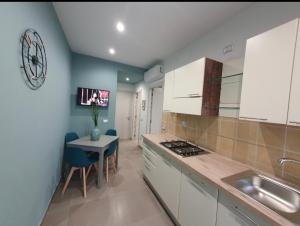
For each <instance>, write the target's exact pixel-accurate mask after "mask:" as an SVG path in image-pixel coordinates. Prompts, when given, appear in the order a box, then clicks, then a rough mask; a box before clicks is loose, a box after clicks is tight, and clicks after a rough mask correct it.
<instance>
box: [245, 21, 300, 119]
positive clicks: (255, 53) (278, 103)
mask: <svg viewBox="0 0 300 226" xmlns="http://www.w3.org/2000/svg"><path fill="white" fill-rule="evenodd" d="M297 26H298V19H296V20H292V21H290V22H288V23H286V24H283V25H281V26H279V27H276V28H274V29H272V30H269V31H266V32H264V33H262V34H260V35H257V36H255V37H253V38H250V39H248V40H247V46H246V54H245V62H244V75H243V83H242V92H241V103H240V119H246V120H254V121H264V122H271V123H280V124H285V123H286V122H287V112H288V101H289V93H290V85H291V75H292V70H293V60H294V52H295V43H296V35H297ZM298 92H299V91H298ZM298 115H299V114H298ZM298 117H299V116H298Z"/></svg>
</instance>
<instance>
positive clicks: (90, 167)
mask: <svg viewBox="0 0 300 226" xmlns="http://www.w3.org/2000/svg"><path fill="white" fill-rule="evenodd" d="M92 166H93V165H90V166H89V168H88V170H87V172H86V179H87V178H88V176H89V174H90V172H91V169H92Z"/></svg>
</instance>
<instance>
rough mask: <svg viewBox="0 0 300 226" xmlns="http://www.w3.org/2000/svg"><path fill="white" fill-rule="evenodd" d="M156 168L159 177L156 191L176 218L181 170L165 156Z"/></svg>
mask: <svg viewBox="0 0 300 226" xmlns="http://www.w3.org/2000/svg"><path fill="white" fill-rule="evenodd" d="M157 168H158V177H159V179H158V183H159V185H158V186H159V187H158V188H157V192H158V194H159V195H160V197H161V199H162V200H163V201H164V203H165V204H166V205H167V207H168V209H169V210H170V212H171V213H172V214H173V216H174V217H175V218H177V217H178V204H179V190H180V178H181V171H180V169H177V167H176V166H175V165H174V164H173V163H172V162H171V161H170V160H168V159H166V158H165V157H163V158H162V159H161V161H160V163H159V166H158V167H157Z"/></svg>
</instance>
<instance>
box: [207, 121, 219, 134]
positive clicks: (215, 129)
mask: <svg viewBox="0 0 300 226" xmlns="http://www.w3.org/2000/svg"><path fill="white" fill-rule="evenodd" d="M206 123H207V124H206V125H207V132H208V133H210V134H216V135H218V133H219V120H218V117H207V118H206Z"/></svg>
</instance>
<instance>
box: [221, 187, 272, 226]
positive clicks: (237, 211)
mask: <svg viewBox="0 0 300 226" xmlns="http://www.w3.org/2000/svg"><path fill="white" fill-rule="evenodd" d="M258 225H260V226H269V224H267V223H266V222H264V221H263V220H262V219H260V218H259V217H257V216H256V215H255V214H254V213H251V212H249V211H247V210H245V209H244V208H243V207H241V206H240V205H239V204H238V203H236V202H234V201H233V200H232V199H230V198H229V197H227V196H226V195H225V194H224V193H222V192H220V194H219V198H218V212H217V222H216V226H258Z"/></svg>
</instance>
